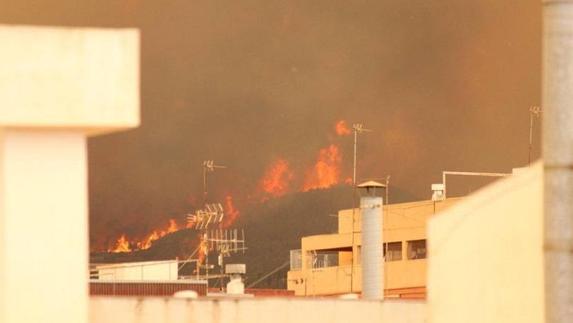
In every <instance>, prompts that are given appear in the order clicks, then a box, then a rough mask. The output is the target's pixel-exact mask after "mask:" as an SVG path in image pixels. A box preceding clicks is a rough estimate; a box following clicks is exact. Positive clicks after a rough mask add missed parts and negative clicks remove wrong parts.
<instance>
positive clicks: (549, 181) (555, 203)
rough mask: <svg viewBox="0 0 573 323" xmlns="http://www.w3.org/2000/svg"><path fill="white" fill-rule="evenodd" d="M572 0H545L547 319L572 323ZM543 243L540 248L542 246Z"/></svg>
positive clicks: (544, 128) (544, 170)
mask: <svg viewBox="0 0 573 323" xmlns="http://www.w3.org/2000/svg"><path fill="white" fill-rule="evenodd" d="M572 39H573V1H572V0H544V1H543V61H542V66H543V73H542V75H543V78H542V79H543V101H542V106H543V111H544V112H543V120H542V121H543V136H542V138H543V139H542V140H543V162H544V164H543V180H544V190H543V191H544V193H543V194H544V198H543V203H544V206H543V211H544V212H543V216H544V225H543V253H544V275H545V286H544V287H545V288H544V290H545V322H547V323H557V322H559V323H562V322H573V92H572V91H571V89H572V88H573V46H572ZM540 247H541V246H540Z"/></svg>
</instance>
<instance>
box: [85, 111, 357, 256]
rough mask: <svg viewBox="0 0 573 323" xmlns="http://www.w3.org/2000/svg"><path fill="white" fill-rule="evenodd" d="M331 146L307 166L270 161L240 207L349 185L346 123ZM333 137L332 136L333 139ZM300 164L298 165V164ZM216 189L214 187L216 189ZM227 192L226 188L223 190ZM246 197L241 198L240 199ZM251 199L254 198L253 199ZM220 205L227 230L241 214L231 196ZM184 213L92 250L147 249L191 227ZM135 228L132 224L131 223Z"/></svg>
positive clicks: (334, 130) (339, 127) (338, 128)
mask: <svg viewBox="0 0 573 323" xmlns="http://www.w3.org/2000/svg"><path fill="white" fill-rule="evenodd" d="M331 129H332V130H330V131H331V139H330V141H331V142H330V143H329V144H328V145H327V146H326V147H323V148H320V149H319V151H318V152H317V153H316V157H315V159H314V160H313V159H309V160H308V162H307V163H308V165H307V166H302V167H301V166H299V167H296V168H294V167H292V164H293V161H291V160H289V159H287V158H284V157H281V158H277V159H275V160H273V161H272V162H271V163H270V164H269V165H268V166H267V167H266V168H265V171H264V173H263V174H262V176H261V178H260V179H259V180H258V186H257V188H256V191H255V193H254V194H245V192H239V193H236V194H233V195H238V196H239V197H240V198H239V200H241V201H242V207H244V208H251V207H253V206H255V205H257V204H260V203H264V202H265V201H268V200H269V199H276V198H280V197H284V196H285V195H287V194H293V193H297V192H308V191H312V190H321V189H328V188H331V187H334V186H337V185H340V184H348V177H347V179H346V180H344V181H343V180H342V178H343V175H344V169H343V156H344V155H343V153H342V149H341V148H340V143H341V138H340V137H342V136H347V135H349V134H351V130H350V128H349V127H348V125H347V122H346V121H345V120H339V121H337V122H336V123H335V124H334V126H333V128H331ZM332 135H333V136H332ZM297 164H300V163H297ZM216 189H217V188H214V190H216ZM223 189H226V188H223ZM245 195H247V196H249V198H241V196H245ZM253 197H254V198H253ZM222 202H223V204H224V209H225V218H224V220H223V222H222V223H220V224H219V227H220V228H222V229H226V228H230V227H231V226H233V224H234V223H235V222H236V221H237V219H238V218H239V215H240V212H239V210H238V207H237V205H236V203H235V199H234V198H233V196H232V195H231V194H226V195H224V197H223V199H222ZM183 216H184V215H183V214H181V215H180V216H179V219H177V218H170V219H169V220H167V221H166V222H165V224H163V225H162V226H159V227H158V228H155V229H152V230H150V231H149V232H146V233H143V234H129V233H127V232H121V233H119V234H118V235H117V236H116V237H115V238H113V239H112V240H111V242H109V244H108V245H107V246H104V247H102V246H97V245H93V246H92V250H93V251H97V250H106V251H107V252H110V253H128V252H133V251H141V250H147V249H149V248H150V247H151V246H152V245H153V243H154V242H155V241H157V240H159V239H161V238H163V237H165V236H166V235H169V234H171V233H174V232H177V231H180V230H183V229H189V228H193V225H194V224H193V223H192V222H187V223H183V221H182V220H183ZM132 225H134V224H132Z"/></svg>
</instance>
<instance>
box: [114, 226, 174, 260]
mask: <svg viewBox="0 0 573 323" xmlns="http://www.w3.org/2000/svg"><path fill="white" fill-rule="evenodd" d="M179 229H180V228H179V226H178V225H177V222H175V220H174V219H171V220H169V224H168V225H167V227H166V228H165V229H162V230H153V232H151V233H150V234H148V235H147V236H145V237H144V238H143V239H141V240H140V241H138V242H134V243H133V245H135V246H137V249H139V250H144V249H149V247H151V245H152V244H153V241H155V240H158V239H160V238H162V237H164V236H166V235H168V234H170V233H172V232H175V231H178V230H179ZM131 246H132V242H130V241H128V240H127V237H126V235H125V234H122V235H121V236H120V237H119V238H118V239H117V241H116V242H115V244H114V245H113V247H111V248H109V249H108V250H107V251H108V252H114V253H118V252H131V251H133V249H132V248H131Z"/></svg>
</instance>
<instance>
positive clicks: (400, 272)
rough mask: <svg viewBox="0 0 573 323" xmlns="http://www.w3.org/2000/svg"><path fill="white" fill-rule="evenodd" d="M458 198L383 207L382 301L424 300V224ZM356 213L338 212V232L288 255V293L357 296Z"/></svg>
mask: <svg viewBox="0 0 573 323" xmlns="http://www.w3.org/2000/svg"><path fill="white" fill-rule="evenodd" d="M458 200H459V199H456V198H453V199H447V200H444V201H437V202H434V201H418V202H411V203H400V204H391V205H385V206H384V207H383V227H384V228H382V227H381V228H380V230H383V240H384V246H383V249H384V255H385V263H384V286H385V294H386V297H396V298H424V297H425V294H426V266H427V264H426V223H427V221H428V219H429V218H430V217H431V216H432V215H434V214H435V213H437V212H440V211H442V210H445V209H446V208H448V207H449V206H451V205H453V204H454V203H456V202H457V201H458ZM360 228H361V214H360V209H354V210H353V209H348V210H341V211H339V212H338V232H337V233H334V234H323V235H315V236H308V237H304V238H302V240H301V249H300V250H292V251H291V269H290V271H289V272H288V287H287V288H288V289H289V290H291V291H294V292H295V295H297V296H327V295H341V294H347V293H360V292H361V290H362V289H361V286H362V266H361V259H360V254H361V238H362V235H361V232H360V231H361V229H360Z"/></svg>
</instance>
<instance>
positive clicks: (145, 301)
mask: <svg viewBox="0 0 573 323" xmlns="http://www.w3.org/2000/svg"><path fill="white" fill-rule="evenodd" d="M425 311H426V306H425V303H423V302H418V301H385V302H378V301H357V300H338V299H296V298H257V299H198V300H186V299H176V298H111V297H92V298H91V299H90V322H91V323H108V322H122V323H151V322H153V323H183V322H194V323H222V322H225V323H231V322H236V323H268V322H273V323H291V322H292V323H306V322H308V323H322V322H324V323H348V322H361V323H368V322H376V323H422V322H425Z"/></svg>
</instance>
